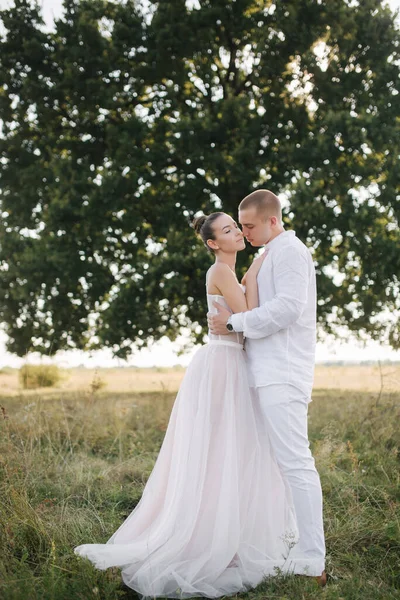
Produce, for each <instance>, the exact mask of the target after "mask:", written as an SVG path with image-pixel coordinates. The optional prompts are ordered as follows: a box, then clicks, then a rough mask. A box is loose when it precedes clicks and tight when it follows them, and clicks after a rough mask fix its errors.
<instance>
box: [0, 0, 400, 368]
mask: <svg viewBox="0 0 400 600" xmlns="http://www.w3.org/2000/svg"><path fill="white" fill-rule="evenodd" d="M354 4H356V3H349V2H347V1H346V0H329V1H328V0H321V1H318V2H316V1H315V0H302V1H301V2H298V1H297V0H289V1H288V2H277V3H263V2H259V1H258V0H236V2H232V0H218V1H214V0H213V1H212V2H211V1H205V2H201V3H200V5H197V4H195V3H191V4H190V3H188V2H184V1H183V0H168V1H163V2H158V3H157V2H149V3H148V9H147V12H145V11H144V9H143V7H142V5H141V4H140V3H139V2H135V1H134V0H125V1H124V2H118V3H115V2H108V1H106V0H80V1H78V0H65V2H64V8H65V12H64V15H63V17H62V18H61V19H59V20H58V21H57V22H56V24H55V31H51V32H46V31H44V30H43V27H42V25H41V17H40V12H39V9H38V8H35V7H31V3H30V2H28V1H27V0H16V2H15V7H13V8H10V9H7V10H3V11H2V12H1V17H2V20H3V25H4V29H5V32H6V33H5V35H4V37H3V39H2V41H1V43H0V119H1V121H2V126H3V129H2V135H3V137H2V138H1V139H0V151H1V155H2V157H3V158H2V160H1V163H0V188H1V196H0V203H1V204H0V208H1V215H2V218H1V221H0V237H1V248H0V278H1V286H0V318H1V320H2V321H3V322H4V323H5V326H6V331H7V333H8V335H9V341H8V344H7V348H8V350H9V351H11V352H15V353H17V354H19V355H21V356H22V355H23V354H24V353H25V352H26V351H28V350H37V351H39V352H47V353H48V352H49V351H50V350H51V351H52V352H56V351H57V350H58V349H69V348H73V347H77V348H89V347H90V348H97V347H98V348H101V347H109V348H111V349H112V351H113V352H114V354H115V355H117V356H119V357H122V358H125V357H127V356H128V355H129V354H130V352H131V350H132V342H133V343H134V344H135V345H136V346H139V347H140V346H143V345H146V344H148V343H150V342H151V341H152V340H157V339H160V338H161V337H162V336H164V335H167V336H168V337H170V339H175V338H176V337H177V336H178V335H179V333H181V332H182V330H183V329H184V328H189V329H190V331H191V334H192V338H193V340H194V341H200V340H202V338H203V334H204V326H205V324H206V323H205V312H206V304H205V293H204V292H205V286H204V281H205V279H204V275H205V271H206V269H207V268H208V266H209V265H210V260H211V258H210V256H208V255H207V253H206V251H205V249H204V248H203V247H202V245H201V244H200V243H199V242H198V241H197V240H196V239H195V236H194V234H193V231H192V230H191V229H190V227H189V222H190V220H191V218H192V217H193V215H194V214H195V213H196V212H197V211H199V210H203V211H204V212H206V213H207V212H210V211H213V210H215V209H216V208H219V207H222V208H223V210H225V211H227V212H228V213H230V214H232V215H234V216H235V215H236V212H237V205H238V203H239V201H240V200H241V198H243V197H244V196H245V195H247V194H248V193H249V192H250V191H252V190H253V189H255V188H258V187H267V188H269V189H272V190H273V191H274V192H275V193H280V194H283V195H284V197H285V198H286V200H287V204H286V206H285V221H286V223H287V225H288V226H289V227H293V228H294V229H295V230H296V232H297V235H298V236H299V237H300V239H302V240H303V241H304V242H305V243H307V244H308V245H309V247H310V248H311V249H312V251H313V255H314V260H315V264H316V269H317V276H318V293H319V307H318V311H319V312H318V318H319V323H320V325H321V329H323V330H325V331H327V332H332V331H333V332H335V331H336V330H337V326H338V325H343V326H346V327H348V328H349V329H350V330H351V331H353V332H355V333H356V334H357V335H359V336H361V337H372V338H375V339H379V340H387V341H389V343H390V344H391V345H392V346H393V347H399V346H400V331H399V320H398V318H397V315H398V313H399V309H400V304H399V298H400V295H399V273H400V234H399V228H398V220H399V214H400V195H399V183H398V182H399V180H400V177H399V175H400V173H399V168H400V167H399V161H398V155H399V146H400V138H399V131H400V128H399V111H398V105H399V104H398V102H397V101H396V100H397V94H398V80H399V32H398V29H396V27H395V24H394V18H393V15H392V14H391V12H390V9H389V8H388V7H387V6H385V5H384V4H383V3H382V2H380V1H379V0H368V1H366V2H360V3H358V4H357V5H356V6H355V5H354ZM190 6H191V7H190ZM198 6H200V8H199V7H198ZM252 252H253V250H252V249H247V250H246V251H245V252H242V253H241V255H240V256H239V259H238V271H239V272H243V270H244V268H245V267H246V265H248V264H249V261H250V254H251V253H252ZM239 274H240V273H239ZM382 315H383V317H382ZM90 340H93V341H92V342H90Z"/></svg>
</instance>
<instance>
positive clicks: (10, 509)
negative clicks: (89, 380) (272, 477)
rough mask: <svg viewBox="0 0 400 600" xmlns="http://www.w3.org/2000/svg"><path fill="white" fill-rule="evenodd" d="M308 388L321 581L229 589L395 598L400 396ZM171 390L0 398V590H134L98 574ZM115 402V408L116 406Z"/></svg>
mask: <svg viewBox="0 0 400 600" xmlns="http://www.w3.org/2000/svg"><path fill="white" fill-rule="evenodd" d="M377 396H378V395H377V394H373V393H363V392H354V391H353V392H346V391H343V390H317V391H315V392H314V396H313V402H312V403H311V404H310V405H309V437H310V440H311V448H312V451H313V455H314V457H315V460H316V464H317V468H318V471H319V474H320V477H321V482H322V488H323V495H324V521H325V536H326V545H327V571H328V572H329V573H330V575H331V579H330V581H329V583H328V585H327V586H326V587H325V588H324V589H323V590H321V589H320V588H318V587H317V585H316V583H315V582H314V580H313V579H311V578H298V577H283V576H277V577H276V578H273V579H271V580H269V581H267V582H265V583H263V584H262V585H260V586H259V587H258V588H257V589H255V590H253V591H251V592H249V593H248V594H243V595H241V596H238V597H242V598H248V599H252V600H253V599H254V600H261V599H263V600H264V599H265V600H266V599H270V598H271V599H277V600H278V599H279V600H305V599H307V600H308V599H312V598H321V597H323V598H325V599H329V600H356V599H357V600H358V599H360V600H361V599H363V600H364V599H365V600H390V599H395V598H399V599H400V533H399V517H400V515H399V506H400V481H399V479H400V477H399V466H400V455H399V445H400V433H399V429H400V428H399V422H400V419H399V417H400V393H391V394H384V393H383V394H381V395H380V397H379V399H378V402H377ZM174 398H175V394H174V393H169V392H166V391H164V392H160V393H142V394H112V393H107V392H103V393H91V394H87V393H84V392H82V393H76V392H74V393H70V394H69V395H68V394H66V393H63V394H62V395H60V393H58V394H55V395H54V396H49V397H46V399H44V398H42V397H41V396H40V395H39V394H38V395H36V396H32V395H30V396H29V397H26V396H24V395H21V396H19V397H18V396H17V397H13V398H11V397H9V398H7V397H4V396H3V397H0V405H1V406H2V407H3V408H4V410H2V411H0V598H1V599H2V600H22V599H28V600H50V599H51V600H71V599H74V600H79V599H82V600H88V599H92V598H93V599H102V600H114V599H116V598H122V599H134V598H137V596H136V594H135V593H134V592H133V591H132V590H130V589H128V588H126V587H125V586H124V584H123V583H122V581H121V577H120V571H119V569H118V568H112V569H108V570H107V571H98V570H96V569H95V568H94V567H93V566H92V565H91V563H89V562H88V561H87V560H84V559H81V558H80V557H77V556H76V555H74V553H73V548H74V547H75V546H77V545H78V544H81V543H90V542H99V543H101V542H105V541H106V540H107V539H108V538H109V537H110V536H111V534H112V533H113V532H114V531H115V530H116V529H117V528H118V527H119V525H120V524H121V522H122V521H123V520H124V519H125V518H126V517H127V516H128V515H129V513H130V512H131V511H132V509H133V508H134V506H135V505H136V504H137V502H138V501H139V499H140V496H141V494H142V491H143V488H144V485H145V483H146V480H147V478H148V476H149V474H150V472H151V470H152V467H153V465H154V461H155V459H156V456H157V453H158V450H159V448H160V445H161V442H162V439H163V436H164V433H165V429H166V426H167V423H168V417H169V413H170V410H171V406H172V403H173V400H174ZM116 406H117V408H116Z"/></svg>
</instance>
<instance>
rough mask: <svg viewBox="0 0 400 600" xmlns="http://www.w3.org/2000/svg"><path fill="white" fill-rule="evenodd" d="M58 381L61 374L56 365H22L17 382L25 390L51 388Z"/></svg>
mask: <svg viewBox="0 0 400 600" xmlns="http://www.w3.org/2000/svg"><path fill="white" fill-rule="evenodd" d="M60 379H61V372H60V369H59V368H58V367H57V365H24V366H23V367H21V368H20V370H19V381H20V383H21V385H22V387H23V388H24V389H25V390H27V389H35V388H39V387H52V386H53V385H56V383H58V382H59V381H60Z"/></svg>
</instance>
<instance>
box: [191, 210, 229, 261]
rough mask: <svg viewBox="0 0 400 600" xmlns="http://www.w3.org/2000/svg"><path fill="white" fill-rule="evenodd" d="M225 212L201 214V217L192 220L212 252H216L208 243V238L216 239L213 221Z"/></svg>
mask: <svg viewBox="0 0 400 600" xmlns="http://www.w3.org/2000/svg"><path fill="white" fill-rule="evenodd" d="M224 214H225V213H223V212H215V213H211V214H210V215H201V216H200V217H195V218H194V219H193V221H192V226H193V229H194V230H195V232H196V233H197V234H198V235H199V236H200V237H201V239H202V240H203V244H204V245H205V247H206V248H207V250H208V251H209V252H211V254H213V253H214V250H213V249H212V248H210V246H209V245H208V244H207V240H215V234H214V228H213V223H214V221H215V220H216V219H218V217H220V216H221V215H224Z"/></svg>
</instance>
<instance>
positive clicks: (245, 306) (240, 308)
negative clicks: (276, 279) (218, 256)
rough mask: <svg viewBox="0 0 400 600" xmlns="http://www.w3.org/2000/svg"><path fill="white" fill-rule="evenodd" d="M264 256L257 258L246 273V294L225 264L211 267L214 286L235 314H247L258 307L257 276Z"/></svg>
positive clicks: (216, 264)
mask: <svg viewBox="0 0 400 600" xmlns="http://www.w3.org/2000/svg"><path fill="white" fill-rule="evenodd" d="M263 260H264V255H261V256H259V257H258V258H256V259H255V260H254V261H253V263H252V265H251V266H250V268H249V270H248V271H247V273H246V276H245V281H246V293H245V294H244V293H243V289H242V288H241V287H240V285H239V283H238V281H237V279H236V276H235V274H234V273H233V271H232V270H231V269H230V268H229V267H228V265H226V264H224V263H215V264H214V265H213V266H212V267H211V272H210V277H209V284H210V283H211V278H212V281H213V284H214V286H215V287H216V288H217V289H218V290H219V291H220V292H221V296H223V297H224V298H225V301H226V303H227V304H228V306H229V308H230V309H231V311H232V312H233V313H238V312H247V311H248V310H252V309H253V308H256V307H257V306H258V290H257V274H258V271H259V270H260V268H261V265H262V262H263Z"/></svg>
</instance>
